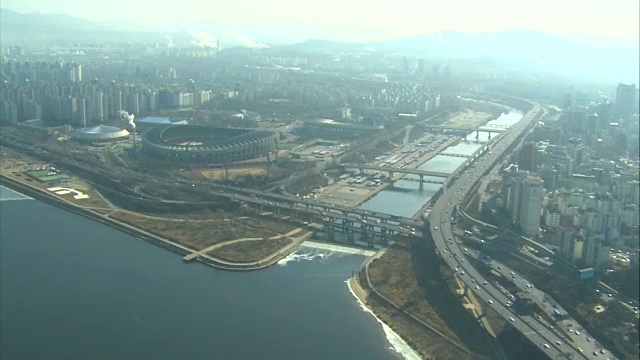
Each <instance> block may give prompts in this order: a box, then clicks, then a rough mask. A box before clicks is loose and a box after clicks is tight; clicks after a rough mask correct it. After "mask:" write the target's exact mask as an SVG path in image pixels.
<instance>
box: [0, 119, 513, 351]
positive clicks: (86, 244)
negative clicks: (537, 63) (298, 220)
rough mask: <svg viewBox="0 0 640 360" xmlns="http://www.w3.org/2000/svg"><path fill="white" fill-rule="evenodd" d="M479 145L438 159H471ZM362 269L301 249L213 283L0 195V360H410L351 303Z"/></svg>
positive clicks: (412, 206)
mask: <svg viewBox="0 0 640 360" xmlns="http://www.w3.org/2000/svg"><path fill="white" fill-rule="evenodd" d="M518 114H519V117H518ZM505 116H508V118H503V117H505ZM521 117H522V114H520V113H516V112H515V111H512V112H510V113H509V114H506V115H503V116H502V117H501V118H499V119H497V120H494V121H495V122H497V123H498V124H501V125H511V124H513V123H515V122H517V121H518V120H519V119H520V118H521ZM480 135H481V136H480V137H479V139H478V140H479V142H478V143H476V142H475V141H476V139H475V134H474V136H473V138H470V139H471V140H470V141H469V142H461V143H460V144H458V145H456V146H453V147H450V148H449V149H447V150H445V151H444V152H443V154H461V155H470V154H471V153H473V151H475V150H476V149H477V148H478V147H480V146H482V143H483V142H486V140H487V137H486V133H481V134H480ZM464 160H465V158H463V157H454V156H445V155H438V156H436V157H434V158H433V159H431V160H430V161H429V162H427V163H425V164H422V165H421V168H426V169H428V170H432V171H437V172H452V171H454V170H455V168H456V167H457V166H459V165H460V164H461V163H462V162H463V161H464ZM440 186H441V185H438V184H430V183H427V184H424V186H423V188H422V189H420V188H419V184H418V182H416V181H413V180H410V178H408V179H401V180H398V181H396V182H395V183H394V186H393V187H392V188H390V189H388V190H384V191H381V192H380V193H379V194H378V195H376V196H375V197H373V198H372V199H370V200H369V201H367V202H366V203H364V204H363V205H361V207H362V208H364V209H368V210H372V211H377V212H386V213H390V214H397V215H401V216H412V215H413V214H415V213H416V212H417V211H419V209H420V208H421V207H422V206H423V205H424V204H426V203H427V202H428V201H429V199H430V198H431V196H433V194H435V192H437V191H438V189H439V188H440ZM364 260H365V257H364V256H362V255H353V254H344V253H338V252H331V251H327V250H316V249H311V248H304V247H303V248H301V249H300V250H299V251H297V252H296V253H295V254H293V255H291V256H289V257H288V258H287V259H285V260H284V261H281V262H280V264H279V265H278V266H274V267H271V268H268V269H266V270H262V271H257V272H225V271H218V270H215V269H212V268H210V267H207V266H204V265H202V264H199V263H189V264H186V263H183V262H182V261H181V259H180V257H179V256H177V255H176V254H174V253H171V252H169V251H167V250H165V249H162V248H159V247H155V246H153V245H150V244H148V243H146V242H144V241H141V240H139V239H137V238H135V237H132V236H130V235H127V234H124V233H122V232H120V231H118V230H116V229H113V228H111V227H108V226H106V225H104V224H100V223H97V222H94V221H91V220H89V219H86V218H83V217H81V216H79V215H76V214H72V213H69V212H66V211H62V210H60V209H57V208H55V207H53V206H50V205H48V204H44V203H42V202H39V201H36V200H32V199H29V198H27V197H25V196H23V195H21V194H18V193H16V192H13V191H12V190H9V189H6V188H4V187H0V358H2V359H29V360H31V359H45V358H46V359H64V360H73V359H83V360H84V359H172V360H173V359H279V360H280V359H309V360H313V359H318V360H325V359H347V360H351V359H371V360H376V359H385V360H386V359H398V358H401V357H405V358H407V359H414V358H416V355H415V353H413V352H412V351H411V350H410V349H408V348H407V346H406V344H404V343H403V342H402V341H401V340H399V339H398V338H397V335H395V334H393V332H392V331H390V330H389V329H388V328H386V326H381V324H379V322H378V321H377V319H376V318H375V317H374V316H372V315H371V314H370V313H369V312H367V311H364V310H363V308H362V306H361V304H359V303H358V302H357V300H356V299H355V298H354V297H353V296H352V294H351V293H350V290H349V288H348V286H347V285H346V283H345V280H347V279H348V278H349V277H350V276H351V274H352V271H356V270H358V269H359V268H360V267H361V265H362V263H363V261H364ZM401 354H402V355H401Z"/></svg>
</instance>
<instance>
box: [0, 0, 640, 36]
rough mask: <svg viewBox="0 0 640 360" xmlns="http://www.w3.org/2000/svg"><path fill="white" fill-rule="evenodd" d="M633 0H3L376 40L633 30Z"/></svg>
mask: <svg viewBox="0 0 640 360" xmlns="http://www.w3.org/2000/svg"><path fill="white" fill-rule="evenodd" d="M638 3H639V1H638V0H608V1H593V0H317V1H300V0H228V1H224V0H179V1H161V0H2V2H1V6H2V7H3V8H6V9H10V10H14V11H18V12H41V13H57V14H68V15H72V16H76V17H81V18H85V19H89V20H109V21H111V20H123V21H130V22H139V23H142V24H145V25H152V24H153V25H156V24H177V23H180V24H183V25H185V26H188V25H189V24H190V25H192V26H200V25H201V24H203V23H206V24H208V25H211V26H218V27H226V26H233V28H234V30H235V31H239V30H241V29H243V28H246V30H248V31H247V33H250V32H255V31H257V30H258V29H263V31H264V29H268V33H269V34H284V33H287V32H293V33H295V34H297V35H299V36H302V37H316V38H325V39H342V40H382V39H390V38H397V37H401V36H411V35H419V34H428V33H434V32H437V31H441V30H456V31H465V32H486V31H497V30H507V29H529V30H539V31H546V32H554V33H561V34H589V35H635V36H637V35H638V33H639V29H638V28H639V16H638V13H639V5H638Z"/></svg>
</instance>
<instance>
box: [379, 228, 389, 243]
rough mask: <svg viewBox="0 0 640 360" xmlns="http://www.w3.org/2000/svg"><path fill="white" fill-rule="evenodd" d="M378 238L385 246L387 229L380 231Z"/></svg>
mask: <svg viewBox="0 0 640 360" xmlns="http://www.w3.org/2000/svg"><path fill="white" fill-rule="evenodd" d="M380 238H381V239H382V243H383V244H385V245H387V242H388V241H389V234H388V230H387V228H381V229H380Z"/></svg>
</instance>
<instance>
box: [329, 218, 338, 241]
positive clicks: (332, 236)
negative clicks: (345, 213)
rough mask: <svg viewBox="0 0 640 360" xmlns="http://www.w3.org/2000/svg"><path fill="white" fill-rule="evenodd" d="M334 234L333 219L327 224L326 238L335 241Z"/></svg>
mask: <svg viewBox="0 0 640 360" xmlns="http://www.w3.org/2000/svg"><path fill="white" fill-rule="evenodd" d="M335 232H336V227H335V223H334V221H333V218H329V224H327V238H328V240H329V241H335V238H336V236H335Z"/></svg>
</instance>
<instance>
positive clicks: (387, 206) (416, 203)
mask: <svg viewBox="0 0 640 360" xmlns="http://www.w3.org/2000/svg"><path fill="white" fill-rule="evenodd" d="M496 105H497V104H496ZM505 109H507V110H509V112H508V113H503V114H502V115H500V116H499V117H498V118H497V119H495V120H491V121H489V122H488V123H487V124H486V125H485V126H488V127H487V129H490V126H492V125H494V126H506V127H509V126H511V125H513V124H515V123H517V122H518V121H520V120H521V119H522V116H523V114H522V112H520V111H518V110H516V109H513V108H506V107H505ZM481 128H482V127H481ZM477 135H478V137H477V138H476V133H475V132H473V133H470V134H468V135H467V141H460V142H459V143H458V144H457V145H453V146H450V147H448V148H446V149H445V150H443V151H442V152H441V153H440V154H438V155H436V156H434V157H433V158H431V159H430V160H428V161H426V162H424V163H422V164H420V165H419V166H418V167H417V168H418V169H420V170H427V171H434V172H441V173H447V174H450V173H452V172H454V171H455V170H456V169H457V168H458V167H459V166H460V165H462V163H464V162H465V161H466V160H467V157H469V156H470V155H472V154H473V153H474V152H475V151H476V150H478V149H479V148H480V147H482V146H484V145H485V144H486V143H488V142H489V141H490V139H489V132H486V131H479V132H478V134H477ZM495 135H496V134H495V133H492V134H491V136H492V137H495ZM455 155H458V156H455ZM460 155H464V156H460ZM418 179H419V177H418V175H412V174H407V175H405V176H403V177H402V178H401V179H400V180H397V181H396V182H394V183H393V186H389V187H388V188H386V189H384V190H382V191H380V192H379V193H378V194H376V195H375V196H373V197H372V198H371V199H369V200H367V201H366V202H364V203H363V204H361V205H360V206H359V208H361V209H364V210H369V211H374V212H381V213H385V214H391V215H399V216H403V217H413V216H414V215H415V214H416V213H417V212H418V211H420V209H421V208H422V207H423V206H424V205H425V204H426V203H428V202H429V200H430V199H431V197H432V196H433V195H434V194H435V193H436V192H437V191H438V190H439V189H440V188H441V187H442V185H440V184H433V183H424V184H423V187H422V189H420V183H419V182H418V181H417V180H418ZM424 179H425V180H429V179H436V177H431V176H425V177H424ZM439 179H441V180H442V178H439Z"/></svg>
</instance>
